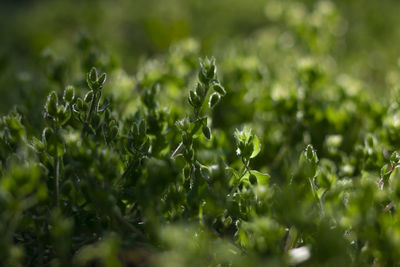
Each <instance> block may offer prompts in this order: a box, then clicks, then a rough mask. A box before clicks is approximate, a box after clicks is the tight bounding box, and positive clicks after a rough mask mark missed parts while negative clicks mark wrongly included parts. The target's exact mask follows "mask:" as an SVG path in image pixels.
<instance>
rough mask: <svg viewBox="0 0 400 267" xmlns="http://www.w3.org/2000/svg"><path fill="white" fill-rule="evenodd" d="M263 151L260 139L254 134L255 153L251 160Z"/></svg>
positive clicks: (252, 154)
mask: <svg viewBox="0 0 400 267" xmlns="http://www.w3.org/2000/svg"><path fill="white" fill-rule="evenodd" d="M260 150H261V144H260V140H259V139H258V137H257V135H255V134H254V137H253V152H252V153H251V156H250V158H255V157H256V156H257V155H258V153H260Z"/></svg>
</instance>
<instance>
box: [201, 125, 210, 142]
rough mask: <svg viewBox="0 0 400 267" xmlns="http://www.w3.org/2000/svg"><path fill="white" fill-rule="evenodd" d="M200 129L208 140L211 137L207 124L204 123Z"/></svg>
mask: <svg viewBox="0 0 400 267" xmlns="http://www.w3.org/2000/svg"><path fill="white" fill-rule="evenodd" d="M202 131H203V134H204V137H205V138H207V139H208V140H210V139H211V130H210V128H209V127H208V126H207V125H204V126H203V128H202Z"/></svg>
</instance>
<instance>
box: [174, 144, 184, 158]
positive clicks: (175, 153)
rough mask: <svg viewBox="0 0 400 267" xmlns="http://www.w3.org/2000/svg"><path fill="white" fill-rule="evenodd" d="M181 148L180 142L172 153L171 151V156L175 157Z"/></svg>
mask: <svg viewBox="0 0 400 267" xmlns="http://www.w3.org/2000/svg"><path fill="white" fill-rule="evenodd" d="M182 148H183V142H180V143H179V145H178V147H177V148H176V149H175V151H174V153H172V155H171V158H175V157H176V156H177V155H178V154H179V153H180V152H181V151H182Z"/></svg>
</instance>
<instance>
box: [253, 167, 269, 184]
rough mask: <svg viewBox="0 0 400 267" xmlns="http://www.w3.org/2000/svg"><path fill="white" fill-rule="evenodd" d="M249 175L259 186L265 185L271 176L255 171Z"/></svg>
mask: <svg viewBox="0 0 400 267" xmlns="http://www.w3.org/2000/svg"><path fill="white" fill-rule="evenodd" d="M251 174H252V175H254V176H255V177H256V178H257V182H258V184H261V185H265V184H267V183H268V181H269V179H270V178H271V176H270V175H269V174H268V173H262V172H259V171H255V170H252V171H251ZM250 182H251V181H250Z"/></svg>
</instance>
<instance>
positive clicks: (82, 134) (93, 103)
mask: <svg viewBox="0 0 400 267" xmlns="http://www.w3.org/2000/svg"><path fill="white" fill-rule="evenodd" d="M96 99H97V93H94V92H93V96H92V101H91V103H90V109H89V113H88V114H87V116H86V119H85V123H84V124H83V128H82V133H81V136H82V137H83V136H85V134H86V130H87V127H88V126H89V123H90V119H91V117H92V113H93V110H94V109H95V106H96Z"/></svg>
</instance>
